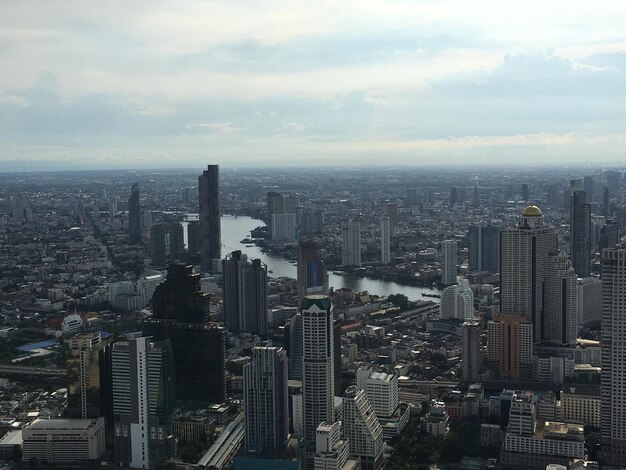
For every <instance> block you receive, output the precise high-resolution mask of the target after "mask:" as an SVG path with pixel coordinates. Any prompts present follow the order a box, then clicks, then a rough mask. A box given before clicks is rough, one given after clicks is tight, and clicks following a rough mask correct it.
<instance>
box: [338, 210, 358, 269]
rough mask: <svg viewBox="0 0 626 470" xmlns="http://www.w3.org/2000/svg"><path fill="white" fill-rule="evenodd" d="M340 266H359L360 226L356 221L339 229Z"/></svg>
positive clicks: (351, 221) (349, 222) (347, 223)
mask: <svg viewBox="0 0 626 470" xmlns="http://www.w3.org/2000/svg"><path fill="white" fill-rule="evenodd" d="M341 264H342V265H344V266H361V224H360V223H359V222H358V221H356V220H350V221H348V222H346V223H344V224H343V226H342V227H341Z"/></svg>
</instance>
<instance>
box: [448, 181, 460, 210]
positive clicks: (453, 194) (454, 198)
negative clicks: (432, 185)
mask: <svg viewBox="0 0 626 470" xmlns="http://www.w3.org/2000/svg"><path fill="white" fill-rule="evenodd" d="M458 202H459V192H458V190H457V189H456V186H453V187H452V188H451V189H450V205H451V206H454V205H456V204H457V203H458Z"/></svg>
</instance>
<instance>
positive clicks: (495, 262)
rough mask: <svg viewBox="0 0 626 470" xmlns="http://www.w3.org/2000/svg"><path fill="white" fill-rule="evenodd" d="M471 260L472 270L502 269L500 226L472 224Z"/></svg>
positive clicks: (469, 235)
mask: <svg viewBox="0 0 626 470" xmlns="http://www.w3.org/2000/svg"><path fill="white" fill-rule="evenodd" d="M468 238H469V262H470V269H471V270H472V271H489V272H493V273H497V272H499V271H500V227H497V226H494V225H472V226H470V228H469V234H468Z"/></svg>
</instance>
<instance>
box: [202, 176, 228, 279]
mask: <svg viewBox="0 0 626 470" xmlns="http://www.w3.org/2000/svg"><path fill="white" fill-rule="evenodd" d="M219 184H220V179H219V165H209V166H208V167H207V169H206V170H204V171H203V172H202V174H201V175H200V176H199V177H198V196H199V200H200V238H199V242H200V243H199V245H200V247H199V248H200V254H201V257H202V270H203V271H204V272H212V271H213V269H214V264H215V263H216V262H217V261H214V260H219V259H221V258H222V236H221V220H220V192H219Z"/></svg>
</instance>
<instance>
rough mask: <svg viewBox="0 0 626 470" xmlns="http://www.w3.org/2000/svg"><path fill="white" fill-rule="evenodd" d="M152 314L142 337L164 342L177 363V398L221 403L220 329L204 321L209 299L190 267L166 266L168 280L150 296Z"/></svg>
mask: <svg viewBox="0 0 626 470" xmlns="http://www.w3.org/2000/svg"><path fill="white" fill-rule="evenodd" d="M152 304H153V311H154V313H153V315H152V318H151V319H149V320H146V321H145V322H144V324H143V334H144V335H145V336H153V337H154V338H155V339H156V340H164V339H169V340H170V342H171V343H172V350H173V353H174V362H175V365H176V382H177V387H176V398H177V399H178V400H182V401H192V402H201V403H221V402H223V401H224V398H225V382H224V367H225V364H224V357H225V341H226V338H225V332H224V329H223V328H220V327H217V326H215V325H212V324H209V323H207V321H208V317H209V295H208V294H204V293H202V292H201V290H200V274H198V273H194V272H193V266H191V265H186V264H183V263H175V264H171V265H170V266H169V268H168V271H167V279H166V280H165V282H163V283H161V284H159V285H158V286H157V288H156V290H155V291H154V296H153V297H152Z"/></svg>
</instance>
